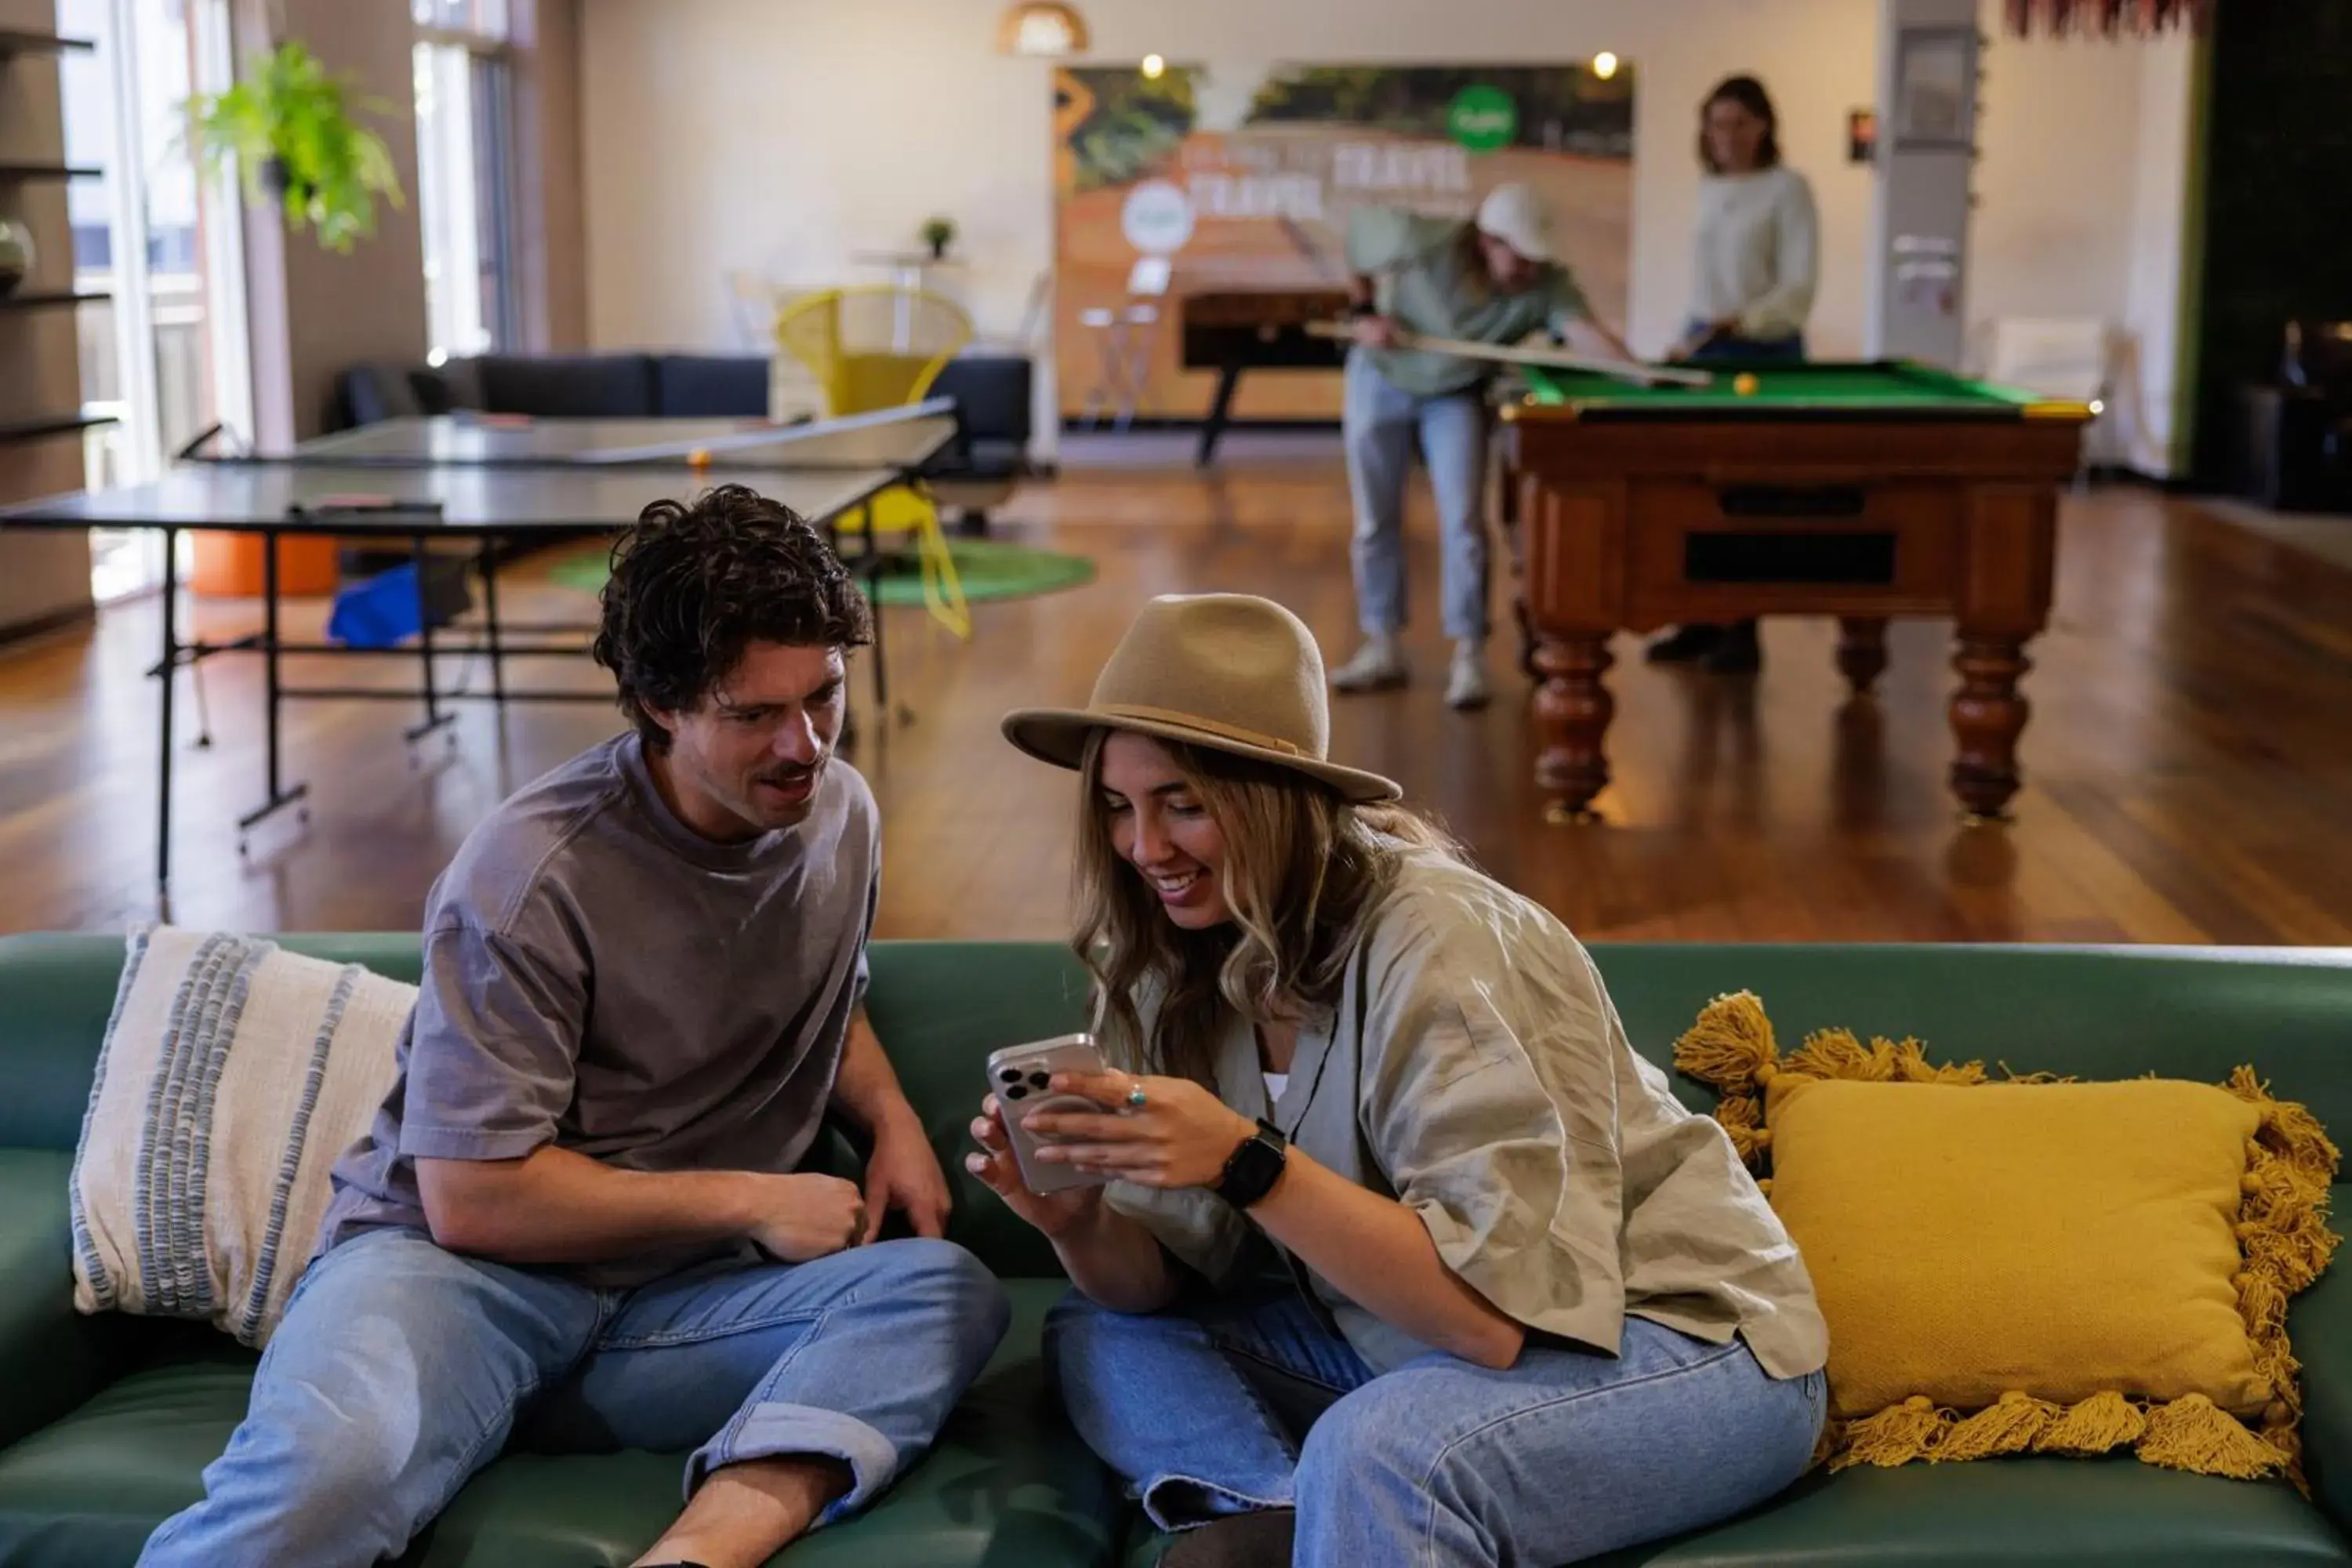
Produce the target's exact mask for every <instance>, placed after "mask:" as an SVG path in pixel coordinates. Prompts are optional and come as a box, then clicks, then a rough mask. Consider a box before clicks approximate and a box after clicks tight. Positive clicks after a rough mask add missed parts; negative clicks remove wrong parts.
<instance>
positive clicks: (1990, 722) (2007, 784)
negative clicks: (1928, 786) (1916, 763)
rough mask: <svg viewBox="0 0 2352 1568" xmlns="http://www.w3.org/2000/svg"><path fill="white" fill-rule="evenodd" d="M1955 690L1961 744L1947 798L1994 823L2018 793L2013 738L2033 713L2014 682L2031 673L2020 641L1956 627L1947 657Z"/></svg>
mask: <svg viewBox="0 0 2352 1568" xmlns="http://www.w3.org/2000/svg"><path fill="white" fill-rule="evenodd" d="M1952 668H1954V669H1955V670H1957V671H1958V672H1959V677H1960V689H1959V690H1958V691H1956V692H1954V693H1953V694H1952V706H1951V717H1952V733H1953V734H1954V736H1956V737H1957V738H1958V741H1959V743H1960V752H1959V755H1958V757H1956V758H1954V759H1953V761H1952V793H1953V794H1954V795H1958V796H1959V797H1960V804H1961V805H1965V806H1967V807H1968V808H1969V815H1970V816H1976V817H1981V818H1986V819H1989V820H1994V821H1998V820H2000V819H2001V818H2003V817H2005V816H2007V815H2008V808H2009V803H2010V799H2011V796H2013V795H2016V794H2017V786H2018V783H2019V779H2018V773H2017V737H2018V736H2019V735H2020V734H2021V733H2023V731H2024V730H2025V721H2026V719H2027V718H2028V717H2029V716H2030V715H2031V714H2032V708H2031V707H2030V706H2029V705H2028V704H2027V702H2026V700H2025V699H2024V698H2022V697H2021V696H2019V695H2018V691H2017V683H2018V681H2019V680H2020V679H2021V678H2022V677H2023V676H2024V674H2025V672H2026V671H2027V670H2029V669H2031V668H2033V666H2032V662H2031V661H2030V660H2028V659H2027V658H2026V657H2025V638H2024V637H2019V636H2016V635H2014V634H2011V633H1984V632H1971V631H1969V629H1968V628H1967V627H1966V626H1963V627H1961V628H1960V633H1959V637H1958V645H1957V647H1955V649H1954V651H1953V654H1952Z"/></svg>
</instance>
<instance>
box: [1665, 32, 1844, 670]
mask: <svg viewBox="0 0 2352 1568" xmlns="http://www.w3.org/2000/svg"><path fill="white" fill-rule="evenodd" d="M1698 156H1699V163H1701V164H1702V165H1703V166H1704V167H1705V168H1706V174H1704V175H1703V176H1702V177H1701V178H1700V180H1699V190H1698V242H1697V255H1696V258H1695V259H1694V264H1693V266H1692V268H1691V306H1690V324H1689V326H1688V327H1687V328H1685V331H1684V333H1683V338H1682V341H1681V342H1678V343H1676V344H1675V350H1674V353H1673V354H1672V355H1671V356H1669V357H1671V358H1674V359H1686V360H1699V361H1707V360H1773V359H1790V360H1801V359H1802V358H1804V357H1805V322H1806V321H1807V320H1808V319H1810V318H1811V315H1812V312H1813V291H1814V288H1815V286H1816V284H1817V283H1818V282H1819V281H1820V276H1821V243H1820V237H1821V236H1820V230H1821V222H1820V218H1819V216H1817V214H1816V213H1815V211H1814V207H1813V188H1812V186H1811V185H1810V184H1807V183H1806V181H1805V176H1804V175H1802V174H1799V173H1797V172H1796V171H1795V170H1794V169H1791V168H1790V167H1789V166H1788V165H1787V164H1785V163H1781V162H1780V116H1779V115H1778V114H1777V113H1775V112H1774V111H1773V109H1772V98H1771V95H1770V94H1769V93H1767V92H1766V91H1765V90H1764V84H1763V83H1762V82H1760V81H1758V80H1757V79H1755V78H1754V77H1752V76H1735V77H1732V78H1729V79H1727V80H1725V81H1724V82H1723V83H1722V84H1721V85H1720V86H1718V87H1717V89H1715V90H1714V91H1713V92H1711V93H1709V94H1708V95H1707V98H1706V103H1705V104H1703V105H1701V106H1700V109H1699V132H1698ZM1649 658H1650V659H1651V661H1652V662H1653V663H1660V664H1668V663H1675V662H1680V661H1683V660H1689V659H1702V658H1703V659H1705V660H1706V664H1707V668H1710V669H1713V670H1716V671H1717V672H1718V673H1725V674H1743V673H1746V672H1748V671H1750V670H1753V669H1755V668H1758V667H1759V665H1760V664H1761V663H1762V655H1761V654H1760V652H1759V649H1758V647H1757V642H1756V623H1755V622H1754V621H1752V620H1747V621H1741V622H1738V624H1736V625H1734V626H1684V627H1682V628H1680V629H1679V630H1677V631H1675V632H1674V633H1673V634H1672V635H1671V636H1668V637H1661V638H1659V639H1658V640H1657V641H1655V642H1654V643H1652V644H1651V645H1650V648H1649Z"/></svg>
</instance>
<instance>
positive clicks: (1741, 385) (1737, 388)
mask: <svg viewBox="0 0 2352 1568" xmlns="http://www.w3.org/2000/svg"><path fill="white" fill-rule="evenodd" d="M1756 385H1757V382H1756V378H1755V377H1754V376H1752V375H1748V374H1741V375H1739V376H1738V377H1737V378H1735V379H1734V380H1733V382H1732V384H1731V390H1732V391H1734V392H1736V393H1738V395H1740V396H1742V397H1753V396H1755V395H1756Z"/></svg>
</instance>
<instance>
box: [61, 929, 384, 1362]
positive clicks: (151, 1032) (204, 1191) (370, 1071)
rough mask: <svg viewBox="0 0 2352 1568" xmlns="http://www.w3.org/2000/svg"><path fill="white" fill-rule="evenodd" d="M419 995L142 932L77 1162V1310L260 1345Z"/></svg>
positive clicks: (118, 1001) (189, 938) (239, 948)
mask: <svg viewBox="0 0 2352 1568" xmlns="http://www.w3.org/2000/svg"><path fill="white" fill-rule="evenodd" d="M415 1000H416V988H415V986H413V985H404V984H400V983H398V982H397V981H392V980H386V979H385V978H383V976H382V975H380V974H375V973H370V972H369V971H367V970H365V969H362V967H360V966H359V965H358V964H335V963H326V962H324V961H322V960H320V959H315V958H304V957H300V956H299V955H297V954H294V953H290V952H285V951H284V950H282V949H281V948H279V947H278V944H277V943H275V942H268V941H265V940H262V939H260V938H257V937H245V936H224V935H218V934H208V933H205V932H199V931H181V930H178V929H176V928H174V927H171V926H152V927H148V928H144V929H142V930H139V931H133V932H132V933H131V938H130V941H129V943H128V950H127V952H125V954H124V962H123V966H122V982H121V987H120V988H119V989H118V990H117V992H116V993H115V999H114V1016H113V1017H112V1018H110V1020H109V1021H108V1024H107V1028H106V1040H105V1043H104V1044H103V1045H102V1046H101V1047H100V1049H99V1057H98V1071H97V1074H96V1077H95V1079H94V1081H93V1082H92V1083H91V1085H90V1093H89V1110H88V1111H87V1112H86V1113H85V1115H84V1117H83V1120H82V1130H81V1145H80V1147H79V1149H78V1150H77V1151H76V1152H75V1155H74V1168H73V1194H72V1202H73V1268H74V1305H75V1306H76V1307H77V1308H78V1309H79V1310H82V1311H84V1312H100V1311H107V1310H114V1311H123V1312H142V1313H150V1314H154V1315H159V1316H164V1317H174V1318H199V1319H203V1320H205V1321H208V1322H210V1323H212V1324H214V1325H215V1327H217V1328H219V1329H221V1330H222V1331H225V1332H227V1333H230V1334H233V1335H235V1336H236V1338H237V1339H238V1340H239V1341H241V1342H244V1343H246V1344H248V1345H256V1346H258V1345H260V1344H261V1343H262V1342H265V1341H266V1340H268V1337H269V1334H270V1331H271V1330H273V1329H275V1328H276V1327H277V1326H278V1317H279V1315H280V1314H281V1313H282V1312H283V1311H284V1310H285V1308H286V1298H287V1297H288V1295H289V1294H290V1293H291V1292H292V1290H293V1289H294V1283H295V1281H296V1280H297V1279H299V1278H300V1277H301V1274H302V1268H303V1266H304V1265H305V1264H306V1263H307V1262H308V1261H309V1260H310V1249H311V1247H312V1246H313V1245H314V1244H315V1243H316V1241H317V1240H318V1235H319V1223H320V1216H321V1215H322V1214H323V1213H324V1211H325V1209H326V1205H327V1198H328V1193H329V1188H328V1180H327V1176H328V1173H329V1171H331V1169H332V1168H333V1166H334V1163H335V1161H336V1160H337V1159H338V1158H339V1157H340V1156H341V1154H342V1152H343V1151H344V1150H345V1149H347V1148H349V1147H350V1146H351V1144H352V1142H354V1141H355V1140H356V1139H357V1138H358V1137H359V1136H360V1135H361V1134H362V1132H364V1131H367V1127H368V1123H369V1122H370V1121H372V1120H373V1117H374V1115H375V1112H376V1109H377V1107H378V1106H380V1105H382V1104H383V1097H384V1095H385V1093H386V1091H387V1090H389V1089H390V1088H391V1087H392V1079H393V1070H394V1048H395V1047H396V1046H397V1044H398V1042H399V1038H400V1031H401V1029H402V1027H403V1026H404V1025H405V1024H406V1022H407V1019H408V1015H409V1011H410V1009H411V1008H412V1007H413V1006H414V1005H415Z"/></svg>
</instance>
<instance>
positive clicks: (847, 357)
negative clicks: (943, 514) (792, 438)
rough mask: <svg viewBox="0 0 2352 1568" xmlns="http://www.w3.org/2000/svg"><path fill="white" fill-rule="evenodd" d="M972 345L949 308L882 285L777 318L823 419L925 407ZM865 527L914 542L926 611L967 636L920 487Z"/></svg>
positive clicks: (893, 499) (967, 615)
mask: <svg viewBox="0 0 2352 1568" xmlns="http://www.w3.org/2000/svg"><path fill="white" fill-rule="evenodd" d="M971 338H972V326H971V317H969V316H967V315H965V314H964V312H963V310H961V308H960V307H958V306H957V305H956V304H955V302H954V301H953V300H945V299H942V298H940V296H939V295H937V294H929V293H924V292H922V291H920V290H918V289H899V288H894V287H889V286H887V285H877V286H875V287H871V288H856V289H823V290H821V291H819V292H817V293H814V294H810V295H807V296H805V297H803V298H802V299H798V300H793V302H792V303H791V304H789V305H787V306H785V307H784V308H783V309H782V310H780V311H778V312H777V315H776V343H777V346H778V347H779V348H781V349H782V350H783V352H785V353H789V354H790V355H792V356H793V358H794V359H795V360H798V361H799V362H800V363H801V364H802V365H803V367H805V368H806V369H807V371H808V373H809V374H810V376H811V377H812V378H813V379H814V381H815V382H816V384H817V386H818V388H819V390H820V392H821V393H822V395H823V396H824V414H825V417H827V418H829V419H838V418H841V417H843V416H845V415H851V414H870V413H873V412H875V411H876V410H878V409H883V408H897V407H900V406H903V405H907V404H910V403H919V402H921V401H922V400H923V398H924V397H925V396H926V395H928V394H929V392H930V389H931V384H932V383H933V382H934V381H937V380H938V379H939V374H940V371H942V370H944V369H945V368H947V364H948V362H949V361H950V360H952V359H953V358H955V356H956V355H957V354H958V353H961V351H962V349H963V347H964V345H965V344H967V343H969V342H971ZM845 526H850V527H854V526H856V524H848V525H845ZM864 526H866V527H867V528H870V529H871V530H873V531H874V533H875V534H876V535H877V536H879V535H880V534H883V533H911V534H913V535H914V536H915V540H916V554H917V558H918V560H919V562H920V563H921V565H922V572H923V604H924V606H925V607H926V608H927V609H929V611H930V613H931V615H932V616H933V617H934V618H936V619H937V620H938V621H939V622H940V625H942V626H946V627H947V628H948V630H950V632H953V633H954V634H955V635H956V636H957V637H966V638H968V637H971V611H970V609H969V608H968V607H967V606H966V605H965V603H964V596H963V584H962V582H961V579H960V578H959V577H958V576H957V575H956V569H955V559H954V557H953V556H952V555H951V554H950V552H949V551H948V542H947V536H946V534H945V533H944V532H943V531H941V529H940V511H939V506H938V504H937V503H936V502H935V501H933V500H932V499H931V497H930V495H929V492H928V491H927V490H926V489H924V488H922V487H921V486H919V485H900V486H898V487H896V488H894V489H888V490H885V491H884V492H883V493H882V494H880V495H878V496H877V497H875V498H874V500H873V501H872V503H871V504H870V506H869V507H868V509H867V510H866V517H865V520H864Z"/></svg>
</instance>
